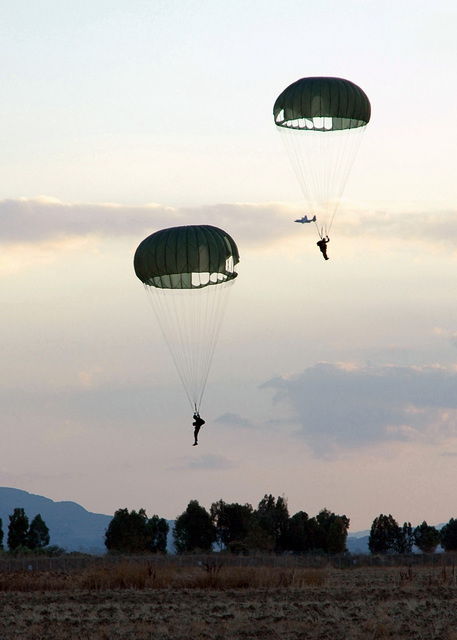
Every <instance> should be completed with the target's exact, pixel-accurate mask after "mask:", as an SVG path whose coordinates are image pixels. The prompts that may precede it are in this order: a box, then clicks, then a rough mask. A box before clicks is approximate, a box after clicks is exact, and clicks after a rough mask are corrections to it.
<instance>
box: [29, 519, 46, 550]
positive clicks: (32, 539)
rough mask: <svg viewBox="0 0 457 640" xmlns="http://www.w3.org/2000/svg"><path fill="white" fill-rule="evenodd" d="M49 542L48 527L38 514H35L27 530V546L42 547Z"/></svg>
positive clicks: (31, 547)
mask: <svg viewBox="0 0 457 640" xmlns="http://www.w3.org/2000/svg"><path fill="white" fill-rule="evenodd" d="M48 544H49V529H48V527H47V526H46V523H45V521H44V520H43V518H42V517H41V515H40V514H38V515H36V516H35V517H34V519H33V520H32V522H31V524H30V528H29V530H28V532H27V547H28V548H29V549H43V547H47V546H48Z"/></svg>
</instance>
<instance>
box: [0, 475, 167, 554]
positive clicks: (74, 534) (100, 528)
mask: <svg viewBox="0 0 457 640" xmlns="http://www.w3.org/2000/svg"><path fill="white" fill-rule="evenodd" d="M17 508H22V509H24V511H25V515H26V516H27V518H28V519H29V522H31V521H32V520H33V518H34V517H35V516H36V515H38V514H40V515H41V517H42V518H43V520H44V521H45V523H46V526H47V527H48V529H49V536H50V544H51V545H57V546H58V547H62V548H63V549H66V551H81V552H82V553H91V554H93V555H99V554H103V553H106V547H105V532H106V530H107V528H108V526H109V523H110V522H111V520H112V519H113V516H112V515H111V516H106V515H103V514H101V513H91V512H90V511H87V510H86V509H84V507H81V505H79V504H77V503H76V502H54V501H53V500H50V499H49V498H44V497H43V496H37V495H35V494H33V493H28V492H27V491H21V490H20V489H10V488H8V487H0V518H1V519H2V523H3V533H4V538H3V546H4V547H5V548H6V546H7V536H8V526H9V523H10V520H9V516H10V515H12V513H13V512H14V509H17ZM113 515H114V514H113ZM167 522H168V525H169V527H170V530H169V533H168V541H167V544H168V553H173V552H174V545H173V536H172V528H173V526H174V521H172V520H168V521H167Z"/></svg>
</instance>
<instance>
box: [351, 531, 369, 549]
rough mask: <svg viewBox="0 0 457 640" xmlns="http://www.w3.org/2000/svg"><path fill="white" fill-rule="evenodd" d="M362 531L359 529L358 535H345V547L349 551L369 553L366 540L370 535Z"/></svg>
mask: <svg viewBox="0 0 457 640" xmlns="http://www.w3.org/2000/svg"><path fill="white" fill-rule="evenodd" d="M363 533H364V532H363V531H360V537H358V535H357V534H356V533H353V534H352V535H349V536H348V537H347V539H346V548H347V550H348V551H349V552H350V553H356V554H357V553H369V549H368V540H369V538H370V536H369V535H365V536H364V535H363Z"/></svg>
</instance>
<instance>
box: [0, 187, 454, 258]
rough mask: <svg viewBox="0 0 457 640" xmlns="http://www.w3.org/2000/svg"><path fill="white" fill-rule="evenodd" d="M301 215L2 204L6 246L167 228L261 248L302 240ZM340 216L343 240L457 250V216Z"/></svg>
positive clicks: (44, 200) (285, 208) (224, 207)
mask: <svg viewBox="0 0 457 640" xmlns="http://www.w3.org/2000/svg"><path fill="white" fill-rule="evenodd" d="M300 213H303V211H302V210H301V209H300V208H299V207H298V206H293V205H286V204H284V203H277V202H266V203H260V204H252V203H226V204H218V205H214V206H200V207H193V208H186V207H181V208H173V207H167V206H165V205H161V204H154V203H152V204H144V205H140V206H128V205H119V204H113V203H102V204H92V203H74V204H69V203H64V202H61V201H59V200H57V199H55V198H50V197H46V196H40V197H36V198H18V199H7V200H1V201H0V222H1V225H2V234H1V238H0V242H1V243H2V244H6V243H12V244H24V243H32V242H35V243H38V242H49V241H51V240H53V239H56V238H58V239H62V238H69V237H86V236H97V235H99V236H100V235H102V236H107V237H120V236H140V237H141V236H142V235H143V234H144V235H146V234H148V233H153V232H154V231H155V230H157V229H161V228H164V227H167V226H174V225H180V224H214V225H216V226H220V227H222V228H224V229H225V230H226V231H227V232H228V233H231V234H233V235H234V237H235V238H236V240H237V242H238V241H240V242H243V243H245V244H247V245H249V246H252V247H261V246H265V245H269V244H271V243H273V242H277V241H278V240H280V239H281V238H287V237H296V236H297V234H298V233H299V232H300V229H301V226H299V225H295V224H293V220H294V219H295V218H296V217H297V215H298V214H300ZM340 215H341V220H343V219H344V224H338V235H339V236H340V237H343V236H345V235H346V236H348V237H359V236H364V237H369V238H373V239H380V240H383V239H384V240H385V239H394V240H398V241H401V242H414V241H419V242H422V243H426V244H430V243H433V244H435V245H436V244H439V245H446V244H447V245H449V246H454V244H455V242H454V239H455V237H456V235H457V216H456V214H455V211H441V212H401V211H399V212H389V213H386V212H375V213H373V212H371V211H367V210H356V209H355V208H354V207H351V206H350V205H348V204H344V205H342V212H341V214H340ZM343 216H344V218H343Z"/></svg>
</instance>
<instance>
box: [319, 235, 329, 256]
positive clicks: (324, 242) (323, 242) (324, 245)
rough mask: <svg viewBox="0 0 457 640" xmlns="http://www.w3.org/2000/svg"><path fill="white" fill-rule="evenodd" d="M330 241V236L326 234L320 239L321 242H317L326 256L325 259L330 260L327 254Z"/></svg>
mask: <svg viewBox="0 0 457 640" xmlns="http://www.w3.org/2000/svg"><path fill="white" fill-rule="evenodd" d="M329 242H330V238H329V237H328V236H326V237H325V238H321V239H320V240H319V242H316V244H317V246H318V247H319V249H320V250H321V253H322V255H323V256H324V258H325V260H328V255H327V244H328V243H329Z"/></svg>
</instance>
